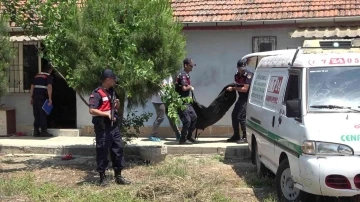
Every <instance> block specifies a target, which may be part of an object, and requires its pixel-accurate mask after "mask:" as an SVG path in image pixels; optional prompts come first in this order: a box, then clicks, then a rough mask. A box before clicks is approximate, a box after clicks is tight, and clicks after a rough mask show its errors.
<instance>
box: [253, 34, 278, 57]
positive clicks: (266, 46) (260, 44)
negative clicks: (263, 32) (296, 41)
mask: <svg viewBox="0 0 360 202" xmlns="http://www.w3.org/2000/svg"><path fill="white" fill-rule="evenodd" d="M272 50H276V36H256V37H253V38H252V52H253V53H256V52H264V51H272Z"/></svg>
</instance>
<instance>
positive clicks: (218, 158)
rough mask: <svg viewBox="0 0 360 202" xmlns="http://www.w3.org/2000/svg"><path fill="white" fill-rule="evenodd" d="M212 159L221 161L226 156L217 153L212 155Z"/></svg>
mask: <svg viewBox="0 0 360 202" xmlns="http://www.w3.org/2000/svg"><path fill="white" fill-rule="evenodd" d="M212 159H214V160H217V161H219V162H224V160H225V158H224V156H222V155H219V154H216V155H214V156H213V157H212Z"/></svg>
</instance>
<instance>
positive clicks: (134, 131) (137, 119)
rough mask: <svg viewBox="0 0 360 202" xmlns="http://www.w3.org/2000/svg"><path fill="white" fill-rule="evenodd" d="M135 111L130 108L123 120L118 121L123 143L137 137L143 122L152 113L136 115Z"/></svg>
mask: <svg viewBox="0 0 360 202" xmlns="http://www.w3.org/2000/svg"><path fill="white" fill-rule="evenodd" d="M136 112H137V111H134V110H131V111H130V113H128V114H127V116H126V117H124V118H123V121H122V122H120V123H119V127H120V132H121V135H122V137H123V141H124V143H125V144H128V143H130V142H131V141H132V140H133V139H134V138H137V137H139V134H140V128H141V127H144V122H147V121H148V120H149V119H150V117H151V116H152V113H150V112H144V113H142V114H141V115H136Z"/></svg>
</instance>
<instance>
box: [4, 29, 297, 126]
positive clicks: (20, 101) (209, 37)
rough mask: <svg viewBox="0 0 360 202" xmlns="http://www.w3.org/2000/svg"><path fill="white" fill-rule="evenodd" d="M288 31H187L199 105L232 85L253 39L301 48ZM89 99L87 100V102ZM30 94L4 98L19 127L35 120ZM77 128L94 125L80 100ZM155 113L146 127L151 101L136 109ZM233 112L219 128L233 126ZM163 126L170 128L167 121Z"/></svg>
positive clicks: (192, 76) (220, 123) (86, 97)
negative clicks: (269, 38) (264, 38)
mask: <svg viewBox="0 0 360 202" xmlns="http://www.w3.org/2000/svg"><path fill="white" fill-rule="evenodd" d="M291 31H293V28H289V29H283V28H281V29H246V30H214V31H209V30H207V31H205V30H203V31H201V30H199V31H185V32H184V33H185V35H186V38H187V47H186V49H187V51H188V56H189V57H192V58H193V60H194V62H196V63H197V66H196V67H194V69H193V72H191V73H190V76H191V81H192V85H193V86H194V88H195V95H196V98H197V100H198V101H199V103H201V104H203V105H205V106H207V105H209V104H210V103H211V101H213V100H214V99H215V98H216V96H217V95H218V94H219V92H220V91H221V89H222V88H223V87H224V86H225V85H226V84H229V83H231V82H232V81H233V76H234V73H235V72H236V63H237V61H238V60H239V59H241V58H242V57H243V56H244V55H246V54H248V53H251V51H252V37H253V36H277V49H286V48H287V47H295V46H300V45H301V44H302V42H303V39H291V38H290V37H289V32H291ZM88 98H89V96H85V99H86V100H88ZM29 100H30V95H29V94H10V95H8V96H6V97H5V98H4V103H5V104H7V105H9V106H12V107H16V116H17V122H18V124H20V125H32V123H33V121H34V119H33V115H32V108H31V105H30V104H29ZM76 104H77V120H78V121H77V125H78V128H81V127H82V126H87V125H92V123H91V116H90V115H89V112H88V108H87V106H86V105H85V104H84V103H83V102H82V100H81V99H80V98H79V97H77V101H76ZM136 110H137V111H139V113H141V112H142V111H148V112H152V113H153V114H154V116H153V117H152V118H151V119H150V120H149V121H148V122H147V123H145V126H151V125H152V123H153V121H154V119H155V111H154V108H153V105H152V103H151V102H150V101H149V102H148V103H147V105H146V106H145V108H144V109H143V108H138V109H136ZM231 111H232V108H231V109H230V110H229V111H228V113H227V114H226V115H225V116H224V117H223V118H222V119H221V120H220V121H219V122H218V123H217V124H216V125H231ZM162 126H169V123H168V120H167V119H165V120H164V122H163V124H162Z"/></svg>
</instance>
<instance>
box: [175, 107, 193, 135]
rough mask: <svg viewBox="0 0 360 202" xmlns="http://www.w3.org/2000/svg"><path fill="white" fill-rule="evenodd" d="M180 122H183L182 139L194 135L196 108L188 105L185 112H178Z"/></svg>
mask: <svg viewBox="0 0 360 202" xmlns="http://www.w3.org/2000/svg"><path fill="white" fill-rule="evenodd" d="M178 114H179V117H180V120H181V122H182V125H183V126H182V129H181V137H182V138H184V137H186V136H188V135H189V137H190V136H191V135H192V132H193V131H194V130H195V127H196V121H197V115H196V113H195V111H194V108H193V107H192V106H191V105H190V104H188V105H186V109H185V110H184V111H181V110H179V112H178Z"/></svg>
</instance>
